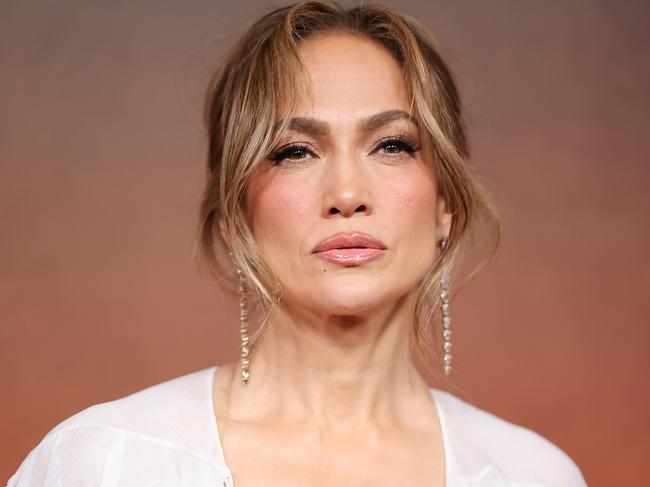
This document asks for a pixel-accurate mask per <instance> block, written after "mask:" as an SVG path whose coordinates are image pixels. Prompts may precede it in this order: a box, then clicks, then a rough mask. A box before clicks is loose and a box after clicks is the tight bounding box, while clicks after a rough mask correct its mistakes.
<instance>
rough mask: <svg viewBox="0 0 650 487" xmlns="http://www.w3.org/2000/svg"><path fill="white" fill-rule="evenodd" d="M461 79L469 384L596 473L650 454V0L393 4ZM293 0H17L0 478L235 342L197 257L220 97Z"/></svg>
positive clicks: (640, 469) (460, 384) (225, 304)
mask: <svg viewBox="0 0 650 487" xmlns="http://www.w3.org/2000/svg"><path fill="white" fill-rule="evenodd" d="M389 4H390V5H395V6H399V8H401V9H402V10H403V11H406V12H408V13H411V14H414V15H416V16H417V18H419V19H420V20H421V21H422V22H423V23H424V24H425V25H427V26H428V27H430V28H431V29H432V31H433V32H434V34H435V35H436V37H437V38H438V40H439V42H440V44H441V46H442V49H443V52H444V54H445V55H446V57H447V59H448V60H449V62H450V63H451V65H452V67H453V69H454V71H455V73H456V74H457V76H458V80H459V83H460V87H461V91H462V94H463V97H464V100H465V104H466V107H467V109H468V122H469V130H470V136H471V141H472V149H473V161H474V163H475V164H476V165H477V166H478V167H479V170H480V172H481V173H482V174H483V176H484V177H485V179H487V181H488V183H489V184H490V186H491V187H492V188H493V189H494V191H495V193H496V196H497V199H498V202H499V204H500V206H501V208H502V211H503V223H504V229H505V234H504V242H503V248H502V252H501V254H500V258H499V259H498V261H497V262H496V263H495V264H494V265H493V266H492V267H490V268H489V269H488V271H487V272H486V273H484V274H482V275H481V276H480V277H479V278H478V279H476V280H475V281H474V282H473V283H471V284H470V285H469V286H468V287H466V288H465V289H464V290H463V291H462V292H461V293H460V294H459V295H458V296H457V298H456V299H455V300H454V301H453V303H452V315H453V316H454V324H455V325H454V326H455V334H454V337H455V342H454V345H455V354H454V357H455V368H456V369H457V370H458V371H459V374H458V375H455V376H454V378H453V381H452V383H451V385H440V384H437V383H436V382H434V381H433V380H432V385H437V386H439V387H446V388H449V389H450V390H451V391H452V392H454V393H455V394H458V395H460V396H461V397H462V398H464V399H465V400H468V401H470V402H472V403H474V404H476V405H478V406H479V407H482V408H484V409H487V410H489V411H491V412H494V413H495V414H497V415H499V416H502V417H504V418H506V419H508V420H510V421H513V422H515V423H519V424H523V425H525V426H527V427H529V428H532V429H534V430H536V431H538V432H540V433H541V434H543V435H544V436H546V437H547V438H549V439H550V440H552V441H553V442H555V443H556V444H558V445H559V446H560V447H561V448H563V449H564V450H565V451H566V452H567V453H569V454H570V455H571V456H572V457H573V458H574V459H575V461H576V462H577V463H578V465H579V466H580V467H581V469H582V470H583V472H584V474H585V476H586V478H587V481H588V482H589V485H590V486H591V487H598V486H601V487H606V486H613V485H639V482H638V481H639V480H640V479H643V478H645V477H647V476H646V474H645V470H646V468H645V467H647V458H648V455H649V454H650V445H649V439H648V435H649V434H650V428H649V426H650V418H649V416H648V411H649V410H650V391H649V387H648V381H647V373H648V366H649V365H650V358H649V356H648V345H649V343H650V340H649V338H650V337H649V335H650V328H649V327H648V318H647V317H648V315H649V314H650V309H649V306H648V301H649V300H648V298H647V297H646V294H647V292H648V289H649V281H650V276H649V271H648V257H647V253H648V250H649V249H650V246H649V245H648V244H649V241H650V235H649V226H648V221H649V219H650V211H649V207H650V201H649V197H648V187H649V183H650V169H649V157H648V156H649V155H650V150H649V148H650V144H649V142H648V139H649V136H648V124H647V120H648V110H649V109H650V104H649V96H648V86H650V72H649V71H650V69H649V66H648V59H650V52H649V51H650V49H649V34H648V30H647V28H646V27H647V19H648V18H649V15H648V14H649V13H650V12H649V10H650V9H649V8H648V4H647V3H644V2H631V1H628V2H621V3H619V4H618V6H615V2H613V1H611V2H609V3H606V2H603V1H593V0H592V1H587V0H570V1H564V2H557V3H554V4H551V5H549V4H548V3H547V2H532V1H530V2H514V1H506V0H497V1H491V2H480V1H476V2H467V1H434V2H421V3H418V2H400V3H399V5H397V4H396V3H395V2H390V3H389ZM277 5H279V3H276V2H274V3H272V2H264V4H263V2H255V3H253V2H250V3H248V4H244V5H238V6H236V7H232V6H230V5H229V2H218V1H191V2H172V1H140V2H109V1H105V2H87V1H81V0H68V1H63V2H46V1H41V2H35V1H18V0H15V1H4V2H2V4H1V6H0V71H1V75H0V97H1V98H0V100H1V104H0V150H1V168H0V306H1V314H0V320H1V328H0V333H1V335H0V339H1V345H0V354H1V356H0V381H1V392H0V394H1V397H2V400H1V402H0V404H1V407H2V411H1V415H0V418H1V419H0V437H1V438H2V441H1V449H0V458H1V459H2V460H1V463H0V481H4V480H2V479H6V478H8V477H9V475H10V474H11V473H12V472H13V471H14V470H15V469H16V468H17V466H18V464H19V462H20V460H22V458H24V456H25V455H26V454H27V452H28V451H29V450H30V449H31V448H33V447H34V446H35V445H36V444H37V442H38V441H39V440H40V439H41V438H42V436H43V435H44V434H45V433H46V432H47V431H48V430H49V429H51V428H52V427H53V426H54V425H55V424H57V423H58V422H59V421H61V420H63V419H64V418H66V417H68V416H70V415H71V414H73V413H75V412H77V411H79V410H81V409H83V408H85V407H87V406H89V405H91V404H95V403H98V402H103V401H107V400H110V399H115V398H118V397H121V396H123V395H126V394H129V393H131V392H135V391H136V390H140V389H142V388H144V387H147V386H149V385H152V384H154V383H158V382H161V381H163V380H166V379H170V378H173V377H177V376H179V375H181V374H185V373H189V372H191V371H194V370H198V369H200V368H204V367H208V366H211V365H213V364H216V363H222V362H225V361H227V360H231V359H233V358H235V357H236V354H237V346H238V341H237V338H238V335H237V333H238V330H237V326H238V322H237V304H236V302H235V301H234V300H233V299H232V298H229V297H227V296H223V295H222V294H220V293H218V292H216V291H215V290H214V289H213V287H212V286H211V285H210V284H209V283H208V282H207V280H205V279H202V278H200V277H199V276H198V275H197V272H196V270H195V267H194V265H193V264H192V262H191V260H190V256H191V252H192V236H193V230H194V225H195V222H196V212H197V206H198V201H199V194H200V190H201V187H202V183H203V181H202V176H203V165H204V153H205V140H204V135H203V132H202V126H201V103H202V100H201V95H202V90H203V89H204V87H205V84H206V80H207V78H208V75H209V73H210V71H211V69H212V67H213V66H214V63H215V59H216V58H217V57H218V56H219V55H220V53H222V52H224V50H225V49H226V48H227V47H228V46H230V45H231V44H232V42H233V41H234V40H235V39H236V38H237V36H238V35H239V33H241V32H242V31H243V30H244V29H245V28H246V26H247V25H248V24H249V22H250V20H251V19H252V18H256V17H258V16H259V15H261V14H262V13H263V12H265V11H266V10H267V9H268V8H269V7H271V6H277Z"/></svg>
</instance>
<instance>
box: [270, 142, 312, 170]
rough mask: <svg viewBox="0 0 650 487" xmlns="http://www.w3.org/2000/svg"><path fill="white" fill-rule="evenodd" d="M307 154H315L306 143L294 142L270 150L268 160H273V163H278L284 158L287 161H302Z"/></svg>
mask: <svg viewBox="0 0 650 487" xmlns="http://www.w3.org/2000/svg"><path fill="white" fill-rule="evenodd" d="M307 155H311V156H315V154H314V153H313V152H312V151H311V150H310V149H309V147H307V146H306V145H299V144H294V145H288V146H285V147H281V148H280V149H278V150H276V151H274V152H272V153H271V155H270V156H269V160H270V161H273V163H274V165H276V164H280V163H281V162H283V161H284V160H285V159H286V160H289V161H302V160H303V159H305V156H307Z"/></svg>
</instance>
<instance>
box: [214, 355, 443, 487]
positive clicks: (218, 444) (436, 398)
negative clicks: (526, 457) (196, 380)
mask: <svg viewBox="0 0 650 487" xmlns="http://www.w3.org/2000/svg"><path fill="white" fill-rule="evenodd" d="M218 368H219V366H218V365H214V366H212V367H210V368H209V369H208V374H207V375H208V387H207V392H208V394H207V395H208V407H209V409H208V411H209V414H210V424H211V426H212V436H213V442H212V445H213V447H215V448H216V450H217V455H218V457H219V460H220V461H221V463H222V465H223V467H224V469H225V470H226V471H227V473H228V479H229V480H230V485H231V486H232V483H233V477H232V472H231V470H230V467H228V465H227V464H226V458H225V455H224V452H223V443H222V442H221V435H220V434H219V425H218V423H217V415H216V411H215V410H214V399H213V398H214V379H215V375H216V373H217V369H218ZM429 393H430V394H431V399H432V400H433V405H434V406H435V408H436V413H437V416H438V425H439V427H440V436H441V437H442V451H443V472H444V481H443V485H444V487H450V486H451V475H450V468H452V467H451V466H452V462H453V461H452V454H451V450H450V443H449V433H448V431H447V419H446V416H445V413H444V411H443V410H442V406H441V405H440V402H441V401H440V400H439V399H440V396H439V393H442V391H439V390H437V389H434V388H432V387H430V388H429Z"/></svg>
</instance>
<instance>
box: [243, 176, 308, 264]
mask: <svg viewBox="0 0 650 487" xmlns="http://www.w3.org/2000/svg"><path fill="white" fill-rule="evenodd" d="M252 189H253V191H252V194H254V195H255V198H254V199H252V200H250V201H249V204H250V205H251V206H250V210H251V214H252V218H251V224H252V229H251V230H252V232H253V236H254V237H255V241H256V242H257V245H258V247H259V248H260V251H261V252H262V253H263V255H269V254H278V253H279V252H282V254H285V255H291V253H289V252H286V251H285V252H283V250H286V249H287V248H289V247H292V246H296V245H299V239H298V238H297V237H298V236H299V235H301V232H300V230H299V229H300V228H304V227H306V226H307V225H308V223H309V215H313V214H314V213H313V210H312V208H311V205H312V203H311V202H310V200H309V197H308V196H309V191H308V190H307V189H306V188H305V187H304V186H303V185H301V184H291V181H290V180H286V179H285V180H280V179H279V178H277V179H273V178H270V179H268V180H267V181H266V182H265V184H264V185H258V186H257V187H255V188H252ZM276 256H277V255H276Z"/></svg>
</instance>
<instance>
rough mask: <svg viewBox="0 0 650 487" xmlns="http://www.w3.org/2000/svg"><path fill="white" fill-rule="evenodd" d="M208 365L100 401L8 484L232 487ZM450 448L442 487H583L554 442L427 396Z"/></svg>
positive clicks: (451, 400) (45, 443)
mask: <svg viewBox="0 0 650 487" xmlns="http://www.w3.org/2000/svg"><path fill="white" fill-rule="evenodd" d="M216 370H217V367H216V366H215V367H210V368H207V369H203V370H199V371H196V372H193V373H191V374H187V375H184V376H181V377H177V378H175V379H172V380H169V381H167V382H163V383H160V384H157V385H154V386H151V387H149V388H147V389H144V390H141V391H138V392H136V393H134V394H131V395H129V396H126V397H123V398H120V399H116V400H114V401H110V402H106V403H102V404H96V405H94V406H91V407H89V408H87V409H84V410H83V411H81V412H79V413H77V414H75V415H73V416H71V417H69V418H68V419H66V420H64V421H63V422H61V423H59V424H58V425H57V426H55V427H54V428H53V429H52V430H50V431H49V432H48V433H47V435H45V437H44V438H43V440H42V441H41V442H40V443H39V444H38V445H37V446H36V447H35V448H34V449H33V450H32V451H31V452H30V453H29V455H27V457H26V458H25V459H24V460H23V462H22V463H21V465H20V467H19V468H18V470H17V471H16V473H15V474H14V475H13V476H12V477H11V478H10V479H9V483H8V487H36V486H38V487H41V486H46V487H69V486H75V487H78V486H79V487H81V486H83V487H86V486H88V487H90V486H93V487H118V486H119V487H136V486H137V487H144V486H147V487H154V486H155V487H172V486H173V487H179V486H183V487H190V486H192V487H203V486H205V487H207V486H210V487H215V486H224V487H236V485H234V486H233V477H232V474H231V472H230V469H229V468H228V466H227V465H226V463H225V461H224V456H223V451H222V449H221V442H220V439H219V434H218V430H217V424H216V420H215V417H214V412H213V408H212V378H213V375H214V373H215V371H216ZM431 394H432V397H433V399H434V402H435V404H436V407H437V409H438V414H439V416H440V423H441V427H442V432H443V441H444V448H445V469H446V482H445V487H586V485H587V484H586V482H585V480H584V478H583V476H582V473H581V471H580V469H579V468H578V467H577V465H576V464H575V463H574V462H573V460H572V459H571V458H570V457H569V456H568V455H567V454H566V453H565V452H564V451H562V450H561V449H560V448H558V447H557V446H556V445H555V444H553V443H551V442H550V441H548V440H547V439H545V438H544V437H542V436H540V435H539V434H537V433H536V432H534V431H532V430H530V429H527V428H524V427H522V426H518V425H516V424H513V423H510V422H507V421H505V420H503V419H501V418H499V417H497V416H495V415H493V414H491V413H489V412H487V411H485V410H482V409H479V408H477V407H476V406H473V405H471V404H469V403H467V402H465V401H463V400H461V399H460V398H458V397H456V396H454V395H452V394H450V393H448V392H445V391H442V390H439V389H431Z"/></svg>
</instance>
